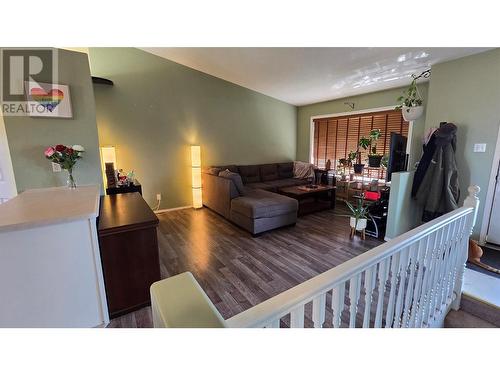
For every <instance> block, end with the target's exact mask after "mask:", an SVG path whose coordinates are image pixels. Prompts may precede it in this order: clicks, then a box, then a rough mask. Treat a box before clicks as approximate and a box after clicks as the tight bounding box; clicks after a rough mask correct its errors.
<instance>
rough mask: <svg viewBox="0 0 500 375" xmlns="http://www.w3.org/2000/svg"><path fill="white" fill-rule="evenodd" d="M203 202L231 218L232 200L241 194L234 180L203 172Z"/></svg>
mask: <svg viewBox="0 0 500 375" xmlns="http://www.w3.org/2000/svg"><path fill="white" fill-rule="evenodd" d="M201 176H202V192H203V204H204V205H205V206H207V207H208V208H211V209H212V210H214V211H215V212H217V213H219V214H221V215H222V216H224V217H225V218H229V211H230V209H231V200H232V199H233V198H236V197H238V196H239V193H238V191H237V190H236V186H235V185H234V183H233V181H231V180H229V179H227V178H223V177H219V176H214V175H211V174H208V173H202V175H201Z"/></svg>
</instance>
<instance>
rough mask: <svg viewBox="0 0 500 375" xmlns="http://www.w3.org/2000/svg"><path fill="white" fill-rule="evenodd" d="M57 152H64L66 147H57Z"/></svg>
mask: <svg viewBox="0 0 500 375" xmlns="http://www.w3.org/2000/svg"><path fill="white" fill-rule="evenodd" d="M55 149H56V151H59V152H63V151H64V150H66V146H65V145H57V146H56V147H55Z"/></svg>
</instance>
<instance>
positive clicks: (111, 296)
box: [98, 193, 160, 318]
mask: <svg viewBox="0 0 500 375" xmlns="http://www.w3.org/2000/svg"><path fill="white" fill-rule="evenodd" d="M157 226H158V218H157V217H156V215H155V214H154V212H153V211H152V210H151V208H150V207H149V206H148V205H147V203H146V202H145V201H144V199H143V198H142V196H141V195H140V194H139V193H126V194H117V195H106V196H104V197H101V213H100V216H99V225H98V235H99V244H100V248H101V259H102V268H103V271H104V283H105V286H106V295H107V300H108V309H109V315H110V317H111V318H115V317H117V316H119V315H123V314H126V313H128V312H130V311H134V310H137V309H140V308H141V307H144V306H147V305H149V304H150V295H149V287H150V286H151V284H152V283H154V282H155V281H158V280H160V261H159V255H158V238H157V235H156V227H157Z"/></svg>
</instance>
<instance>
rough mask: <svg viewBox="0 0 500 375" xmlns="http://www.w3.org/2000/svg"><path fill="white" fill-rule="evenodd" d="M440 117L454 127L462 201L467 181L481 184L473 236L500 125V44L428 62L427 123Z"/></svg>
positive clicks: (435, 123)
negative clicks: (479, 147)
mask: <svg viewBox="0 0 500 375" xmlns="http://www.w3.org/2000/svg"><path fill="white" fill-rule="evenodd" d="M440 121H448V122H453V123H454V124H455V125H457V126H458V133H457V151H456V157H457V164H458V177H459V181H460V188H461V201H463V199H464V198H465V197H466V195H467V187H468V186H469V185H471V184H475V185H479V186H480V187H481V192H480V194H479V199H480V200H481V205H480V208H479V212H478V221H477V223H476V226H475V228H474V235H475V236H476V237H477V235H478V234H479V231H480V228H481V223H482V219H483V212H484V201H485V197H486V191H487V188H488V183H489V177H490V172H491V168H492V163H493V155H494V152H495V145H496V140H497V134H498V129H499V124H500V49H495V50H492V51H488V52H484V53H481V54H478V55H473V56H468V57H464V58H461V59H458V60H453V61H449V62H445V63H442V64H438V65H435V66H433V67H432V76H431V81H430V87H429V100H428V105H427V113H426V120H425V127H426V128H430V127H438V126H439V122H440ZM475 143H486V144H487V146H486V152H485V153H474V152H473V151H472V150H473V146H474V144H475Z"/></svg>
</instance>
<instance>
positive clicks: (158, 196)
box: [156, 193, 161, 201]
mask: <svg viewBox="0 0 500 375" xmlns="http://www.w3.org/2000/svg"><path fill="white" fill-rule="evenodd" d="M156 200H157V201H161V194H160V193H158V194H156Z"/></svg>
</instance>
